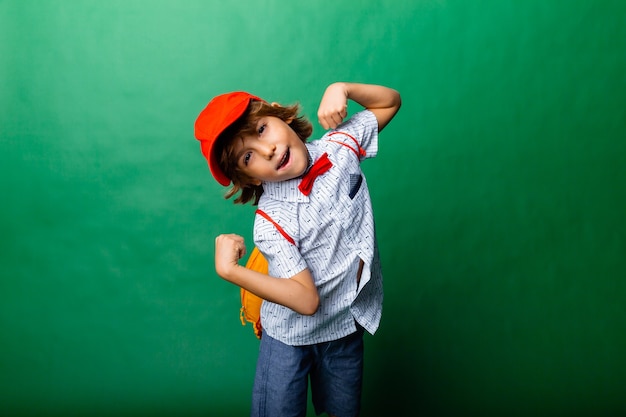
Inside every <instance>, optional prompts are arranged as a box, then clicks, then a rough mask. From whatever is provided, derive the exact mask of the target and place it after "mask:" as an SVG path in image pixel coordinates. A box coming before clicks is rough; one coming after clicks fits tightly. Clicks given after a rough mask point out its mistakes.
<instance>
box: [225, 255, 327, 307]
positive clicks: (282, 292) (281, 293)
mask: <svg viewBox="0 0 626 417" xmlns="http://www.w3.org/2000/svg"><path fill="white" fill-rule="evenodd" d="M218 274H219V275H220V276H221V277H222V278H224V279H225V280H227V281H229V282H231V283H233V284H235V285H237V286H239V287H242V288H244V289H246V290H247V291H250V292H251V293H253V294H256V295H258V296H259V297H261V298H263V299H264V300H268V301H271V302H273V303H276V304H280V305H283V306H285V307H288V308H290V309H292V310H294V311H295V312H297V313H300V314H304V315H312V314H314V313H315V311H317V308H318V306H319V295H318V293H317V288H316V287H315V284H314V283H313V278H312V277H311V273H310V272H309V270H308V269H305V270H304V271H302V272H300V273H298V274H296V275H295V276H293V277H291V278H276V277H272V276H270V275H266V274H262V273H260V272H257V271H253V270H251V269H248V268H245V267H243V266H241V265H237V266H236V267H234V268H231V269H230V270H229V271H228V272H222V273H220V271H218Z"/></svg>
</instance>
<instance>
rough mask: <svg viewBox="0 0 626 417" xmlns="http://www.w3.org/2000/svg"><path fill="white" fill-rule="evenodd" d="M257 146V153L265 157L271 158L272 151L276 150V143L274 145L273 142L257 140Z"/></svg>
mask: <svg viewBox="0 0 626 417" xmlns="http://www.w3.org/2000/svg"><path fill="white" fill-rule="evenodd" d="M258 147H259V149H258V151H259V153H260V154H261V155H263V157H265V158H266V159H272V157H273V156H274V153H275V152H276V145H274V144H273V143H267V142H263V141H259V142H258Z"/></svg>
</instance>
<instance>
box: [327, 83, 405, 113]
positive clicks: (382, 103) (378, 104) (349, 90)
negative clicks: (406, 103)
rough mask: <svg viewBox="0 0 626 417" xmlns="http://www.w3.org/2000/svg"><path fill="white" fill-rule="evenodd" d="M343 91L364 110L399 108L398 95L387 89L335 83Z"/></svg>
mask: <svg viewBox="0 0 626 417" xmlns="http://www.w3.org/2000/svg"><path fill="white" fill-rule="evenodd" d="M337 84H339V86H340V87H341V88H343V89H344V91H345V93H346V97H347V98H348V99H349V100H352V101H354V102H356V103H359V104H360V105H361V106H363V107H365V108H366V109H369V110H372V109H384V108H394V107H398V108H399V107H400V94H399V93H398V92H397V91H396V90H394V89H392V88H389V87H384V86H382V85H373V84H359V83H345V82H342V83H337Z"/></svg>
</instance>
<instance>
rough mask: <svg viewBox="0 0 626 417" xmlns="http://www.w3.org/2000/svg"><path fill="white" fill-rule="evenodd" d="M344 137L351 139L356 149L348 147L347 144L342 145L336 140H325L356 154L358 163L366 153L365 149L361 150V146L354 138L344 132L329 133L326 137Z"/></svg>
mask: <svg viewBox="0 0 626 417" xmlns="http://www.w3.org/2000/svg"><path fill="white" fill-rule="evenodd" d="M338 134H339V135H346V136H347V137H349V138H350V139H352V141H353V142H354V144H355V145H356V149H354V148H353V147H352V146H350V145H348V144H347V143H343V142H339V141H337V140H332V139H327V140H328V141H329V142H335V143H338V144H340V145H341V146H345V147H346V148H348V149H350V150H351V151H352V152H354V153H355V154H356V157H357V158H359V161H360V160H361V157H363V156H365V155H366V154H367V152H365V149H363V148H361V145H359V141H358V140H356V139H355V138H354V136H352V135H350V134H348V133H346V132H339V131H337V132H331V133H329V134H328V136H333V135H338Z"/></svg>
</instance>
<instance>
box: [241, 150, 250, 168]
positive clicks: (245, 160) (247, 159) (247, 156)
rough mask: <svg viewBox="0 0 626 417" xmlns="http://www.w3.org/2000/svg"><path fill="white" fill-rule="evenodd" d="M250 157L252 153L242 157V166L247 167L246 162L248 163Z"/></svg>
mask: <svg viewBox="0 0 626 417" xmlns="http://www.w3.org/2000/svg"><path fill="white" fill-rule="evenodd" d="M251 157H252V153H251V152H247V153H246V154H245V155H244V156H243V164H244V165H246V166H248V162H250V158H251Z"/></svg>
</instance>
